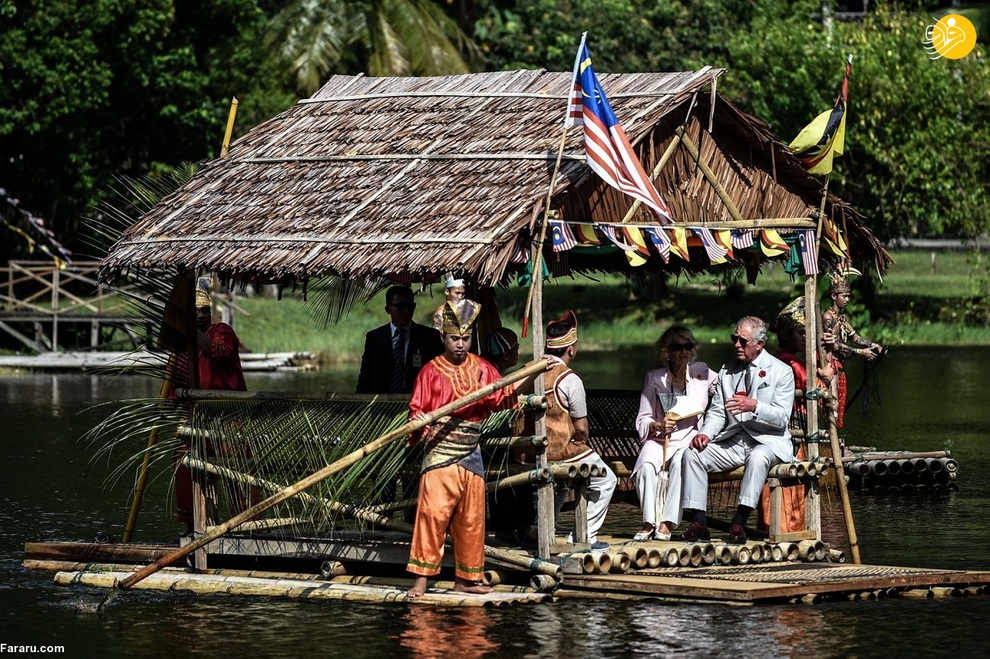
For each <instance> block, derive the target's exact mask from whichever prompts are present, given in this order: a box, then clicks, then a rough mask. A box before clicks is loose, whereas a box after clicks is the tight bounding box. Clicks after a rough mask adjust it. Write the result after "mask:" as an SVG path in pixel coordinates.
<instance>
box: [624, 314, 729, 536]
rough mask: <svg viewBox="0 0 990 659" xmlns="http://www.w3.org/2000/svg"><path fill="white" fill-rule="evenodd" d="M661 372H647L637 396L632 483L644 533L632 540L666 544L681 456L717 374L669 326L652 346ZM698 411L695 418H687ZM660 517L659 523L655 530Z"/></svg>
mask: <svg viewBox="0 0 990 659" xmlns="http://www.w3.org/2000/svg"><path fill="white" fill-rule="evenodd" d="M656 346H657V351H658V353H659V357H660V363H661V364H663V366H661V367H660V368H655V369H652V370H650V371H647V373H646V376H645V377H644V378H643V390H642V392H641V393H640V397H639V414H638V415H637V416H636V430H637V432H639V439H640V441H641V442H642V443H643V447H642V448H641V449H640V451H639V457H638V459H637V460H636V466H635V467H634V468H633V478H635V480H636V491H637V493H638V494H639V505H640V508H642V510H643V528H642V529H640V531H639V532H638V533H636V535H635V536H633V539H635V540H640V541H642V540H669V539H670V534H671V533H672V532H673V530H674V528H675V527H676V526H677V524H678V523H679V522H680V521H681V515H682V514H683V510H682V509H681V461H680V456H681V452H682V451H684V450H685V449H686V448H687V447H688V445H689V444H690V443H691V440H692V439H693V438H694V436H695V435H696V434H698V429H699V428H700V427H701V419H702V416H703V414H701V413H702V412H704V411H705V410H706V409H707V408H708V402H709V401H710V400H711V397H712V395H714V393H715V383H716V381H717V379H718V373H716V372H715V371H713V370H711V369H710V368H708V365H707V364H705V363H704V362H696V361H694V360H695V358H696V357H697V354H698V353H697V348H698V342H697V341H695V339H694V334H692V333H691V330H689V329H688V328H687V326H685V325H680V324H678V325H673V326H671V327H670V328H669V329H668V330H667V331H665V332H664V333H663V334H661V335H660V338H659V339H658V340H657V343H656ZM675 405H677V409H678V410H680V411H681V412H682V413H684V414H685V415H690V416H686V417H684V418H681V419H679V420H676V419H673V418H670V417H668V416H667V412H669V411H671V409H672V408H673V407H674V406H675ZM695 412H697V414H692V413H695ZM667 434H669V438H668V439H667V447H666V470H667V476H668V480H667V488H666V497H665V498H664V505H663V510H662V511H660V510H657V497H658V490H659V488H660V481H661V477H660V474H661V473H662V471H663V469H664V464H665V461H664V453H665V451H664V437H665V435H667ZM658 517H659V521H660V524H659V525H657V520H658Z"/></svg>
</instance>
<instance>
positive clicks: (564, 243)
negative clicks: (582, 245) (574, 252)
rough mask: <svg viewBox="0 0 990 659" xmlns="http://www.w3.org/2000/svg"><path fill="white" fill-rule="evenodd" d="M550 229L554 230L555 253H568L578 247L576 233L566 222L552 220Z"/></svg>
mask: <svg viewBox="0 0 990 659" xmlns="http://www.w3.org/2000/svg"><path fill="white" fill-rule="evenodd" d="M550 228H551V229H552V230H553V251H555V252H566V251H567V250H569V249H571V248H573V247H574V246H575V245H577V240H575V238H574V232H572V231H571V228H570V227H569V226H567V224H565V223H564V222H556V221H554V220H550Z"/></svg>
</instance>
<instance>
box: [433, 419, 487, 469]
mask: <svg viewBox="0 0 990 659" xmlns="http://www.w3.org/2000/svg"><path fill="white" fill-rule="evenodd" d="M480 439H481V424H480V423H478V422H474V421H465V420H464V419H458V418H456V417H451V416H445V417H441V418H440V419H438V420H437V422H436V423H435V424H434V425H433V426H432V427H431V429H430V434H429V436H428V437H427V438H426V443H425V452H424V455H423V467H422V469H421V471H423V472H425V471H429V470H430V469H437V468H439V467H446V466H447V465H451V464H455V463H457V462H460V461H461V460H463V459H464V458H466V457H468V456H469V455H471V454H472V453H473V452H474V450H475V449H476V448H478V442H479V440H480Z"/></svg>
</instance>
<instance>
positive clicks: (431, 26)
mask: <svg viewBox="0 0 990 659" xmlns="http://www.w3.org/2000/svg"><path fill="white" fill-rule="evenodd" d="M270 37H271V38H272V39H273V40H274V41H273V43H274V44H275V48H276V51H277V52H278V53H279V55H280V56H281V57H282V58H284V59H285V60H286V61H287V62H289V63H290V66H291V72H292V75H293V77H294V78H295V81H296V87H297V90H298V91H299V93H301V94H303V95H305V96H310V95H312V94H313V92H315V91H316V90H317V89H319V87H320V85H321V84H322V83H323V80H324V79H325V77H326V76H327V74H329V73H331V72H333V71H334V70H338V71H341V70H347V69H348V68H352V69H353V68H357V69H358V70H362V71H366V72H367V73H368V74H370V75H373V76H400V75H444V74H455V73H468V72H469V71H471V70H472V67H473V65H474V63H475V62H476V61H478V60H479V59H480V57H479V55H480V51H479V49H478V47H477V46H476V45H475V44H474V43H473V42H472V41H471V39H470V38H469V37H468V36H467V35H466V34H464V32H463V31H462V30H461V29H460V28H459V27H458V25H457V22H456V21H455V20H454V19H452V18H451V17H450V16H448V15H447V14H446V13H444V10H443V8H442V7H441V6H440V5H439V4H438V3H437V2H434V1H433V0H291V1H290V2H288V3H287V4H286V5H285V6H284V7H283V8H282V9H281V10H280V11H279V12H278V14H277V15H276V16H275V18H274V20H273V21H272V26H271V30H270Z"/></svg>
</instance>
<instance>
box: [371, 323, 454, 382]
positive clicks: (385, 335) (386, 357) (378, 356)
mask: <svg viewBox="0 0 990 659" xmlns="http://www.w3.org/2000/svg"><path fill="white" fill-rule="evenodd" d="M442 354H443V337H442V336H441V335H440V332H438V331H436V330H435V329H433V328H432V327H427V326H425V325H418V324H416V323H410V325H409V348H408V349H407V350H406V379H405V386H404V388H403V390H402V392H401V393H407V394H408V393H412V388H413V382H414V381H415V380H416V374H417V373H419V369H421V368H422V367H423V366H425V365H426V362H428V361H430V360H431V359H433V358H434V357H436V356H438V355H442ZM391 386H392V328H391V325H390V324H385V325H382V326H381V327H376V328H375V329H373V330H371V331H370V332H368V333H367V335H365V339H364V355H362V356H361V373H360V374H359V375H358V383H357V393H359V394H387V393H391V392H390V391H389V389H390V388H391Z"/></svg>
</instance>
